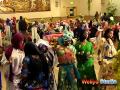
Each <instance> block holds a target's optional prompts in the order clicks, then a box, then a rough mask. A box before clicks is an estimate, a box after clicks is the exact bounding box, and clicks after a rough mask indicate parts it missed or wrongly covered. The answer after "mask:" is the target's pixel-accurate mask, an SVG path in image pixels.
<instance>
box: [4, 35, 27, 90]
mask: <svg viewBox="0 0 120 90" xmlns="http://www.w3.org/2000/svg"><path fill="white" fill-rule="evenodd" d="M11 41H12V42H11V43H12V45H11V46H10V47H8V48H7V49H6V51H5V56H6V58H7V60H8V63H9V66H8V71H7V74H6V75H8V77H7V79H8V83H7V84H8V86H7V90H20V89H19V86H18V83H19V82H20V80H21V78H20V74H21V69H22V61H23V58H24V56H25V55H24V52H23V45H24V43H23V41H24V38H23V35H22V34H21V33H16V34H15V35H14V36H13V38H12V40H11Z"/></svg>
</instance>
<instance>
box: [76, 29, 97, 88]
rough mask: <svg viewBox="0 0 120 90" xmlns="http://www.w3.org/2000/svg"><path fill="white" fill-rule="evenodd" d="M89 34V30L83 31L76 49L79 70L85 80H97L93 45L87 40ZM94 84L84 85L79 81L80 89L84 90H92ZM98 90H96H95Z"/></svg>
mask: <svg viewBox="0 0 120 90" xmlns="http://www.w3.org/2000/svg"><path fill="white" fill-rule="evenodd" d="M88 34H89V32H88V31H87V30H83V31H81V36H80V37H79V39H78V41H77V43H76V45H75V48H76V50H77V53H76V58H77V68H78V71H79V73H80V75H81V78H82V79H83V80H86V79H87V80H96V75H95V70H94V58H93V53H94V51H93V45H92V43H91V42H89V41H88V40H87V38H88ZM93 86H94V85H92V84H83V83H81V82H80V81H78V88H79V89H81V88H82V90H92V87H93ZM95 90H96V89H95Z"/></svg>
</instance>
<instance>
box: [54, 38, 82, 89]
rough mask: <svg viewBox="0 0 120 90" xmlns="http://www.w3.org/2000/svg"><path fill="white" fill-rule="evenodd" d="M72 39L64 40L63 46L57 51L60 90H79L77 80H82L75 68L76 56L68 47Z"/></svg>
mask: <svg viewBox="0 0 120 90" xmlns="http://www.w3.org/2000/svg"><path fill="white" fill-rule="evenodd" d="M69 42H70V39H69V37H67V36H64V38H63V44H62V45H60V46H58V47H57V49H56V52H57V56H58V62H59V65H58V67H59V73H58V90H78V89H77V80H80V74H79V72H78V70H77V68H76V67H75V65H74V63H75V54H74V53H73V51H72V50H71V49H70V48H69V47H68V46H69Z"/></svg>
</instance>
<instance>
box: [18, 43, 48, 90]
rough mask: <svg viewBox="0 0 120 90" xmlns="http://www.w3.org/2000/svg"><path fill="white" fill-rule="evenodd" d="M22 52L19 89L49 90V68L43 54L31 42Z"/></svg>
mask: <svg viewBox="0 0 120 90" xmlns="http://www.w3.org/2000/svg"><path fill="white" fill-rule="evenodd" d="M24 51H25V58H24V60H23V67H22V71H21V74H22V80H21V82H20V84H19V86H20V88H21V89H22V90H39V89H40V90H49V82H48V80H49V73H48V72H49V71H48V67H49V66H48V64H47V61H46V58H45V56H44V54H43V52H42V51H40V50H39V48H38V47H37V45H35V44H34V43H33V42H28V43H26V45H25V48H24Z"/></svg>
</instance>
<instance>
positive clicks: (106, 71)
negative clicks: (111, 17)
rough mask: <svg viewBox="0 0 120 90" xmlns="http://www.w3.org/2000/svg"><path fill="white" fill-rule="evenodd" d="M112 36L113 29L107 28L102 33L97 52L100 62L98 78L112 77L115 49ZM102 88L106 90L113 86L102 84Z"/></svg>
mask: <svg viewBox="0 0 120 90" xmlns="http://www.w3.org/2000/svg"><path fill="white" fill-rule="evenodd" d="M112 38H113V30H112V29H107V30H106V31H105V33H104V38H102V39H101V42H100V47H99V52H98V60H99V62H100V74H99V75H100V77H99V78H100V79H106V80H108V79H114V74H113V73H114V68H113V62H114V57H115V56H116V54H117V51H116V49H115V46H114V43H113V41H112ZM102 88H104V89H107V90H113V88H114V86H112V85H111V86H103V87H102ZM111 88H112V89H111Z"/></svg>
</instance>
